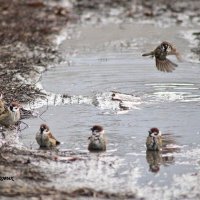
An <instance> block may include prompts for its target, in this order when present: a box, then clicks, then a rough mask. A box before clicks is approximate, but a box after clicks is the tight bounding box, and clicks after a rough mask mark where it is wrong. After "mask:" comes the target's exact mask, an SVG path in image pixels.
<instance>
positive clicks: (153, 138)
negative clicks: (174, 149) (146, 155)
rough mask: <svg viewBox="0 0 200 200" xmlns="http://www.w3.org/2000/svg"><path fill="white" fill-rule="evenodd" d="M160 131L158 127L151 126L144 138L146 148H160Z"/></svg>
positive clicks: (158, 149)
mask: <svg viewBox="0 0 200 200" xmlns="http://www.w3.org/2000/svg"><path fill="white" fill-rule="evenodd" d="M161 135H162V134H161V132H160V131H159V129H158V128H151V129H150V131H149V135H148V137H147V140H146V147H147V150H150V151H160V150H161V148H162V138H161Z"/></svg>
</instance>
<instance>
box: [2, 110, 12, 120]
mask: <svg viewBox="0 0 200 200" xmlns="http://www.w3.org/2000/svg"><path fill="white" fill-rule="evenodd" d="M9 114H10V112H9V110H8V109H6V110H4V112H3V113H1V115H0V121H1V120H3V119H5V118H6V117H8V116H9Z"/></svg>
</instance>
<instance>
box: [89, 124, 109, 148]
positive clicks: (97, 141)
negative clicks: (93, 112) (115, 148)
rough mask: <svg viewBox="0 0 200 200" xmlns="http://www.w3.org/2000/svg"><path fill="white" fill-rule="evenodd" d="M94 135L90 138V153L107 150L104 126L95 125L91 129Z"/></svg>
mask: <svg viewBox="0 0 200 200" xmlns="http://www.w3.org/2000/svg"><path fill="white" fill-rule="evenodd" d="M91 131H92V135H91V136H90V137H89V138H88V139H89V145H88V150H89V151H105V150H106V138H105V136H104V129H103V127H102V126H99V125H95V126H93V127H92V128H91Z"/></svg>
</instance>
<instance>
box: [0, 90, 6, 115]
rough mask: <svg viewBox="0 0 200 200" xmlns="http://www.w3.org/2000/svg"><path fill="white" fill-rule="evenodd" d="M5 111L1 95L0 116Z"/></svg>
mask: <svg viewBox="0 0 200 200" xmlns="http://www.w3.org/2000/svg"><path fill="white" fill-rule="evenodd" d="M4 111H5V102H4V101H3V95H2V94H1V95H0V116H1V114H2V113H3V112H4Z"/></svg>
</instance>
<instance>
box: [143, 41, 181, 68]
mask: <svg viewBox="0 0 200 200" xmlns="http://www.w3.org/2000/svg"><path fill="white" fill-rule="evenodd" d="M168 55H175V56H176V58H177V59H178V60H179V61H181V57H180V54H179V53H178V52H177V50H176V48H175V47H174V46H173V45H172V44H170V43H169V42H166V41H165V42H162V43H161V44H160V45H159V46H157V47H156V49H155V50H153V51H151V52H149V53H145V54H142V56H152V57H154V56H155V59H156V67H157V69H158V70H159V71H162V72H172V71H173V70H175V67H177V66H178V65H177V64H175V63H173V62H172V61H171V60H169V59H168V58H167V56H168Z"/></svg>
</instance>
